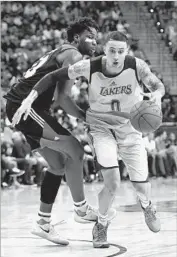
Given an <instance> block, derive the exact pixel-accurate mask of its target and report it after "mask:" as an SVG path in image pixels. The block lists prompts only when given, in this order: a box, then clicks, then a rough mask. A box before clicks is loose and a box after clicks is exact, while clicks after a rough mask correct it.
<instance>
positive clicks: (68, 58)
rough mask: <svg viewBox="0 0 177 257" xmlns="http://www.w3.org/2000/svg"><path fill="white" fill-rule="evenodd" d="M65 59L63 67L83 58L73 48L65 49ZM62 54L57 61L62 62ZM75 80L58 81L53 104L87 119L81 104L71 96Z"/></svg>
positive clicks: (53, 106) (73, 114)
mask: <svg viewBox="0 0 177 257" xmlns="http://www.w3.org/2000/svg"><path fill="white" fill-rule="evenodd" d="M62 59H63V60H64V61H63V67H68V66H70V65H73V64H74V63H77V62H79V61H81V60H82V59H83V57H82V55H81V54H80V53H79V52H78V51H76V50H73V51H72V52H71V50H70V51H69V52H68V51H65V52H64V53H63V56H62ZM60 60H61V55H60V54H59V55H58V59H57V62H58V63H60ZM74 82H75V80H67V81H65V82H63V83H61V82H60V83H59V82H58V83H57V86H56V89H55V93H54V99H55V101H54V103H53V104H52V106H51V107H52V108H58V107H61V108H62V109H63V110H64V111H65V112H66V113H68V114H70V115H72V116H74V117H77V118H79V119H84V120H85V112H84V111H83V110H82V109H81V108H79V106H78V105H77V104H76V102H75V101H74V100H73V99H72V96H71V89H72V86H73V85H74Z"/></svg>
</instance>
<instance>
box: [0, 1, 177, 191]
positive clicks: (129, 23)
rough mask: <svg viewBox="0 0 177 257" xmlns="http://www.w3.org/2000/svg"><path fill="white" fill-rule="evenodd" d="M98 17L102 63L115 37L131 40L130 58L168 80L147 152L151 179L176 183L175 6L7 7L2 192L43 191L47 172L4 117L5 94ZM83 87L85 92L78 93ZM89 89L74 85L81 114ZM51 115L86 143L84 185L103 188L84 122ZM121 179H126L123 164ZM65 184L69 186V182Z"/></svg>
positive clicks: (61, 113)
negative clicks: (75, 27)
mask: <svg viewBox="0 0 177 257" xmlns="http://www.w3.org/2000/svg"><path fill="white" fill-rule="evenodd" d="M85 16H88V17H92V18H93V19H95V20H96V21H97V23H98V25H99V26H100V32H99V33H98V47H97V51H96V54H95V55H96V56H98V55H100V54H103V49H102V45H101V42H102V40H103V39H104V38H105V36H106V35H107V33H108V32H109V31H112V30H119V31H121V32H123V33H125V34H126V35H127V36H128V38H129V42H130V52H129V54H130V55H132V56H136V57H138V58H141V59H144V60H145V61H146V62H147V63H148V65H149V66H150V68H151V70H152V72H153V73H155V74H156V76H157V77H158V78H159V79H160V80H162V82H163V83H164V85H165V88H166V94H165V96H164V97H163V99H162V112H163V125H162V126H161V127H160V128H159V129H158V130H157V131H156V132H155V133H151V134H148V135H143V137H144V141H145V144H146V149H147V152H148V163H149V175H150V177H152V178H156V177H163V178H167V177H170V176H171V177H176V175H177V1H175V2H174V1H173V2H171V1H163V2H162V1H160V2H149V1H148V2H143V1H142V2H124V1H121V2H118V1H115V2H114V1H109V2H100V1H97V2H94V1H93V2H89V1H88V2H82V1H79V2H76V1H72V2H71V1H67V2H65V1H64V2H60V1H50V2H48V1H45V2H38V1H35V2H32V1H30V2H28V1H25V2H16V1H13V2H12V1H11V2H6V1H3V2H1V19H2V20H1V48H2V49H1V91H2V94H1V167H2V169H1V187H2V188H9V187H12V186H15V187H19V186H20V185H37V186H40V185H41V181H42V179H43V175H44V173H45V172H46V170H47V169H48V164H47V163H46V161H45V160H44V159H43V158H42V157H41V156H40V155H39V154H38V153H31V149H30V147H29V145H28V144H27V142H26V139H25V137H24V136H23V134H22V133H21V132H18V131H15V130H14V129H13V128H12V126H11V124H10V122H9V121H8V119H7V117H6V113H5V100H4V99H3V98H2V96H3V94H4V93H5V92H6V91H7V90H8V89H9V88H10V86H11V85H12V84H14V83H15V82H16V81H17V80H18V78H20V77H21V76H22V75H23V73H24V72H25V71H26V70H27V69H28V68H29V67H30V66H31V65H32V64H33V63H34V62H35V61H36V59H38V58H40V57H41V56H42V55H43V54H45V53H46V52H47V51H51V50H52V49H54V48H57V47H58V46H60V45H61V44H63V42H64V41H65V40H66V31H65V28H66V27H67V25H68V24H69V22H71V21H73V20H75V19H76V18H78V17H85ZM78 86H80V90H79V89H78ZM87 89H88V83H87V81H86V80H85V79H84V78H81V79H79V80H77V81H76V82H75V85H74V87H73V89H72V96H73V99H74V100H75V101H76V103H77V104H78V105H79V106H80V107H81V108H82V109H83V110H86V109H87V108H88V95H87ZM51 113H52V115H53V116H54V117H55V118H56V120H57V121H58V122H60V123H61V124H62V125H63V126H64V127H65V128H67V129H69V130H70V131H71V132H72V133H73V134H74V135H75V136H76V137H77V139H78V140H79V141H80V142H81V143H82V145H83V147H84V150H85V156H84V181H85V182H86V183H92V182H95V181H102V176H101V174H100V173H99V171H98V170H97V169H96V166H95V162H94V158H93V155H92V151H91V148H90V146H89V143H88V138H87V128H86V127H85V125H84V123H83V122H82V121H79V120H77V119H75V118H73V117H71V116H69V115H67V114H66V113H65V112H64V111H63V110H62V109H54V110H51ZM119 162H120V171H121V179H122V180H126V179H128V175H127V171H126V168H125V166H124V164H123V162H122V161H121V160H119ZM63 183H65V178H64V179H63Z"/></svg>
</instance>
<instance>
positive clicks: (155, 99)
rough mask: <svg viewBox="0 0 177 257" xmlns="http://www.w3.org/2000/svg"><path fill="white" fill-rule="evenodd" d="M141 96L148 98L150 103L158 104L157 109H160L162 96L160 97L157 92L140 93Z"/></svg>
mask: <svg viewBox="0 0 177 257" xmlns="http://www.w3.org/2000/svg"><path fill="white" fill-rule="evenodd" d="M141 95H143V96H146V97H148V98H149V100H150V101H152V102H154V103H156V104H158V105H159V107H160V108H161V98H162V96H161V95H160V93H159V92H151V93H141Z"/></svg>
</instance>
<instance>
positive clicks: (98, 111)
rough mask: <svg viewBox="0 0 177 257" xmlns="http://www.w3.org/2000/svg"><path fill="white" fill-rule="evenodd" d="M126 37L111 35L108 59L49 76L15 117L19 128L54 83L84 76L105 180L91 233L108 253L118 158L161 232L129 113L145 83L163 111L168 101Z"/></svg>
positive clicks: (144, 156)
mask: <svg viewBox="0 0 177 257" xmlns="http://www.w3.org/2000/svg"><path fill="white" fill-rule="evenodd" d="M128 49H129V48H128V40H127V37H126V36H125V35H124V34H122V33H120V32H117V31H115V32H111V33H110V34H109V35H108V37H107V39H106V42H105V45H104V51H105V55H104V56H99V57H97V58H94V59H91V60H82V61H80V62H78V63H75V64H74V65H72V66H70V67H69V68H62V69H60V70H57V71H54V72H51V73H49V74H48V75H46V76H45V77H44V78H43V79H42V80H40V81H39V82H38V83H37V84H36V85H35V87H34V89H33V91H32V92H31V94H30V96H29V97H27V98H26V100H25V101H24V102H23V103H22V105H21V109H19V111H18V112H17V113H16V115H15V116H14V119H13V122H14V123H18V122H19V120H20V119H21V116H22V114H24V113H25V118H26V117H27V116H28V113H29V111H30V107H31V99H33V101H34V100H35V99H36V98H37V97H38V95H39V94H40V93H41V92H43V91H45V90H46V89H48V88H49V87H50V85H51V84H52V83H53V82H54V81H58V80H60V79H64V78H65V79H66V80H67V79H75V78H77V77H80V76H85V77H86V78H87V79H88V80H89V82H90V85H89V103H90V109H89V110H88V111H87V115H86V121H87V123H89V124H90V135H91V137H92V143H93V147H94V151H95V155H96V159H97V162H98V164H99V165H100V169H101V172H102V175H103V178H104V187H103V189H102V190H101V192H100V193H99V195H98V198H99V217H98V221H97V222H96V224H95V226H94V228H93V246H94V247H95V248H107V247H109V243H108V242H107V228H108V225H109V222H108V210H109V209H110V207H111V205H112V203H113V200H114V198H115V195H116V193H117V192H118V190H119V186H120V175H119V167H118V156H117V152H118V154H119V156H120V157H121V158H122V160H123V161H124V163H125V165H126V167H127V170H128V173H129V177H130V180H131V181H132V183H133V186H134V188H135V190H136V192H137V196H138V197H139V201H140V204H141V207H142V210H143V212H144V216H145V221H146V224H147V226H148V227H149V229H150V230H151V231H153V232H158V231H160V220H159V219H158V218H157V216H156V210H155V208H154V207H153V205H152V203H151V201H150V191H151V185H150V183H149V181H148V165H147V153H146V150H145V147H144V144H143V140H142V134H141V133H140V132H138V131H136V130H135V129H134V128H133V127H132V126H131V123H130V120H129V113H130V110H131V108H132V107H133V106H134V105H135V104H136V103H137V102H139V101H141V100H143V95H145V94H144V93H143V91H142V88H141V86H140V81H142V82H143V83H144V84H145V85H146V86H147V88H148V89H149V90H150V92H151V93H149V94H148V97H149V98H150V100H152V101H156V102H157V103H158V104H159V105H160V102H161V98H162V96H163V95H164V86H163V84H162V82H161V81H160V80H159V79H158V78H157V77H156V76H155V75H154V74H152V73H151V71H150V69H149V67H148V66H147V64H146V63H145V62H144V61H143V60H140V59H138V58H134V57H131V56H129V55H128Z"/></svg>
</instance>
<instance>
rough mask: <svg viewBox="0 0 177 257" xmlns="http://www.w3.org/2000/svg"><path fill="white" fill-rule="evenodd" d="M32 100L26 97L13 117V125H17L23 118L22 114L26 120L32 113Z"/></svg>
mask: <svg viewBox="0 0 177 257" xmlns="http://www.w3.org/2000/svg"><path fill="white" fill-rule="evenodd" d="M31 104H32V103H31V101H29V100H27V99H25V100H24V101H23V102H22V104H21V106H20V107H19V108H18V109H17V111H16V113H15V114H14V116H13V118H12V126H13V127H15V125H17V124H18V123H19V122H20V120H21V118H22V115H23V114H24V117H23V120H26V119H27V117H28V115H29V113H30V110H31Z"/></svg>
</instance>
